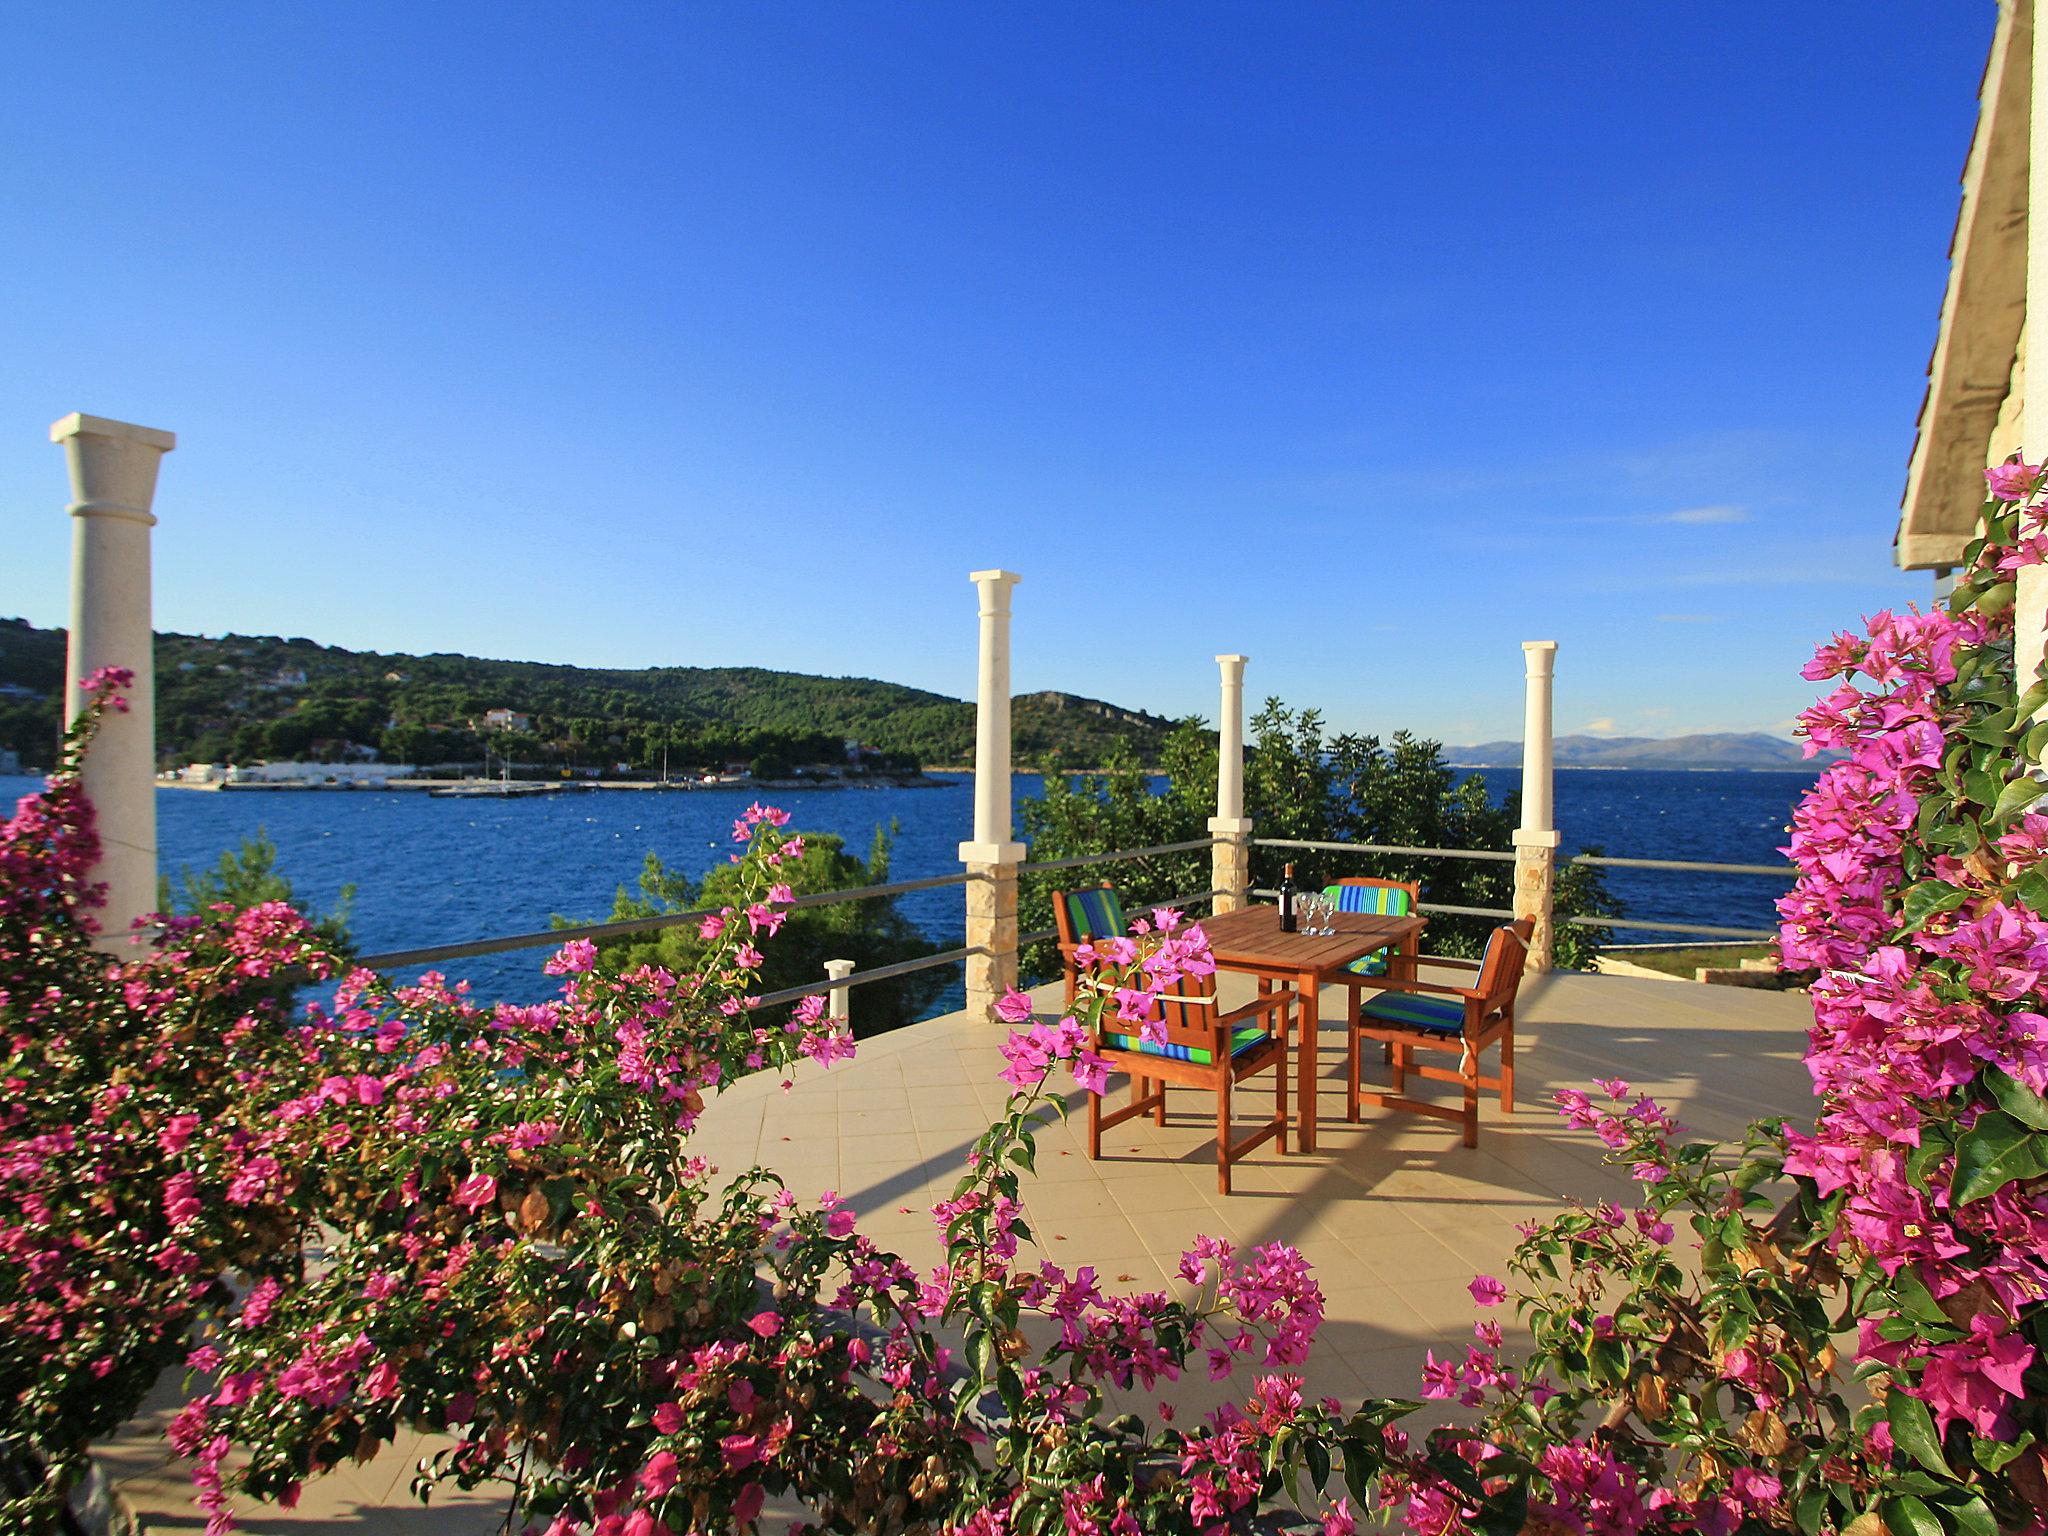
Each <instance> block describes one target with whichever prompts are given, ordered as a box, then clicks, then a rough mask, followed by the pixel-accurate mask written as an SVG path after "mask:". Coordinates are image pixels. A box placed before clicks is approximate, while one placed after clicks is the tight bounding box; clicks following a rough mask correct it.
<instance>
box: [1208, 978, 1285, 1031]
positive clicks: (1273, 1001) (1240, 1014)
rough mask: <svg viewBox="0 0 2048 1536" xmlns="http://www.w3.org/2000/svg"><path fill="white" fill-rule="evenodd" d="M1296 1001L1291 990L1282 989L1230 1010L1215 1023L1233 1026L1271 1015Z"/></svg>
mask: <svg viewBox="0 0 2048 1536" xmlns="http://www.w3.org/2000/svg"><path fill="white" fill-rule="evenodd" d="M1296 1001H1298V999H1297V998H1296V997H1295V995H1294V992H1293V990H1292V989H1291V988H1287V987H1282V988H1281V989H1280V990H1279V991H1277V992H1268V993H1267V994H1266V995H1265V996H1264V997H1255V998H1253V999H1252V1000H1251V1001H1250V1002H1248V1003H1246V1004H1245V1005H1244V1006H1243V1007H1242V1008H1233V1009H1231V1010H1230V1012H1228V1013H1226V1014H1223V1015H1221V1016H1220V1017H1219V1018H1218V1019H1217V1020H1216V1022H1217V1023H1218V1024H1235V1023H1237V1022H1238V1021H1239V1020H1240V1019H1249V1018H1255V1017H1256V1016H1257V1015H1259V1014H1262V1013H1271V1012H1272V1011H1273V1010H1274V1009H1275V1008H1283V1007H1285V1006H1287V1005H1288V1004H1290V1003H1293V1002H1296Z"/></svg>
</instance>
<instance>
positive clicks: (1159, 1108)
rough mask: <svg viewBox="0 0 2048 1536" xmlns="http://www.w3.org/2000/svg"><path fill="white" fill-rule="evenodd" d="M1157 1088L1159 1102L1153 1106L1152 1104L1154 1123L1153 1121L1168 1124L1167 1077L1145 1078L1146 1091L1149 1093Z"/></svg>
mask: <svg viewBox="0 0 2048 1536" xmlns="http://www.w3.org/2000/svg"><path fill="white" fill-rule="evenodd" d="M1155 1090H1156V1091H1157V1093H1158V1094H1159V1102H1158V1103H1157V1104H1155V1105H1153V1106H1152V1123H1153V1124H1154V1125H1164V1124H1166V1079H1165V1078H1163V1077H1148V1078H1146V1079H1145V1091H1146V1092H1147V1093H1151V1092H1154V1091H1155Z"/></svg>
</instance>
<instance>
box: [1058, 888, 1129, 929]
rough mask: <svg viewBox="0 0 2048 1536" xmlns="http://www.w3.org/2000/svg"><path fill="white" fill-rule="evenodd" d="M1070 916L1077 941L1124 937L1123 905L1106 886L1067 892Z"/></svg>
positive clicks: (1068, 913) (1068, 914)
mask: <svg viewBox="0 0 2048 1536" xmlns="http://www.w3.org/2000/svg"><path fill="white" fill-rule="evenodd" d="M1067 916H1068V917H1069V918H1070V919H1071V920H1072V922H1073V924H1074V937H1075V938H1077V939H1082V940H1086V939H1120V938H1122V937H1123V935H1124V906H1123V903H1122V902H1120V901H1118V900H1117V899H1116V892H1115V891H1113V890H1110V889H1109V888H1108V887H1107V886H1097V887H1095V888H1094V889H1093V890H1087V891H1069V892H1067Z"/></svg>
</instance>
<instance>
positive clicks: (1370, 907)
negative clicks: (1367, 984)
mask: <svg viewBox="0 0 2048 1536" xmlns="http://www.w3.org/2000/svg"><path fill="white" fill-rule="evenodd" d="M1323 894H1324V895H1325V896H1327V897H1329V898H1330V900H1332V901H1334V902H1335V903H1337V910H1338V911H1339V912H1377V913H1379V914H1380V915H1381V916H1384V917H1406V916H1407V915H1408V893H1407V892H1406V891H1404V890H1402V889H1400V888H1399V887H1398V886H1392V885H1326V886H1324V887H1323ZM1344 969H1345V970H1347V971H1349V972H1351V973H1352V974H1353V975H1354V976H1384V975H1386V974H1387V952H1386V951H1385V950H1384V949H1376V950H1374V951H1373V952H1372V953H1371V954H1369V955H1361V956H1359V958H1358V959H1356V960H1354V961H1352V962H1351V963H1350V964H1349V965H1347V966H1345V967H1344Z"/></svg>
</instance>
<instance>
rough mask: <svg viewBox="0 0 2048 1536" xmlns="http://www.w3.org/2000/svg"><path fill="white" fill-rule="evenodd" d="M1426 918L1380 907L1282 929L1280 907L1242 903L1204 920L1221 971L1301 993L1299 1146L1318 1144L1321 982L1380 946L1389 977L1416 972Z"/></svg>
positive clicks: (1306, 1147) (1297, 1050)
mask: <svg viewBox="0 0 2048 1536" xmlns="http://www.w3.org/2000/svg"><path fill="white" fill-rule="evenodd" d="M1428 922H1429V919H1427V918H1425V917H1416V916H1408V917H1388V916H1383V915H1381V914H1380V913H1377V912H1339V913H1337V914H1336V915H1335V917H1333V918H1332V919H1331V921H1330V926H1331V927H1333V928H1335V929H1336V930H1337V931H1336V932H1335V933H1334V934H1329V935H1322V934H1310V933H1302V932H1295V933H1282V932H1281V931H1280V909H1279V908H1278V907H1240V908H1238V910H1237V911H1235V912H1224V913H1220V914H1218V915H1217V916H1215V917H1209V918H1204V919H1203V920H1202V932H1203V933H1205V934H1207V935H1208V938H1209V950H1210V953H1211V954H1212V955H1213V956H1214V957H1215V960H1216V966H1217V969H1219V970H1225V971H1237V972H1240V973H1242V974H1244V975H1248V976H1254V977H1257V978H1258V981H1259V990H1260V991H1261V992H1264V991H1266V990H1268V988H1269V987H1270V986H1272V985H1273V984H1275V983H1278V984H1281V985H1284V986H1288V987H1292V988H1293V989H1294V990H1295V991H1296V992H1297V993H1299V994H1300V997H1301V1012H1300V1017H1301V1034H1300V1037H1299V1038H1298V1039H1297V1040H1296V1042H1295V1055H1296V1057H1297V1058H1298V1059H1299V1060H1300V1063H1301V1073H1300V1093H1299V1095H1298V1098H1297V1108H1296V1111H1295V1114H1296V1137H1295V1141H1296V1145H1297V1146H1299V1147H1300V1149H1301V1150H1302V1151H1304V1152H1313V1151H1315V1149H1316V1086H1317V1085H1316V1077H1317V1068H1318V1065H1319V1063H1318V1054H1317V1046H1318V1044H1319V1035H1318V1030H1319V1028H1320V1025H1321V1013H1320V1009H1319V1004H1318V999H1319V995H1320V993H1321V991H1322V988H1323V987H1324V986H1325V985H1326V984H1328V983H1329V982H1330V981H1332V980H1333V979H1335V977H1336V976H1337V974H1338V973H1339V972H1341V971H1342V970H1343V969H1344V968H1345V967H1346V966H1348V965H1349V964H1351V962H1352V961H1354V960H1360V959H1363V958H1364V957H1365V956H1367V955H1369V954H1371V953H1372V952H1373V951H1374V950H1377V949H1384V950H1387V951H1388V952H1389V953H1388V956H1387V968H1388V972H1389V974H1390V975H1391V976H1393V977H1396V978H1399V977H1412V976H1413V975H1414V968H1415V956H1416V954H1417V953H1418V951H1419V949H1420V947H1421V943H1422V930H1423V929H1424V928H1425V927H1427V926H1428Z"/></svg>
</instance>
